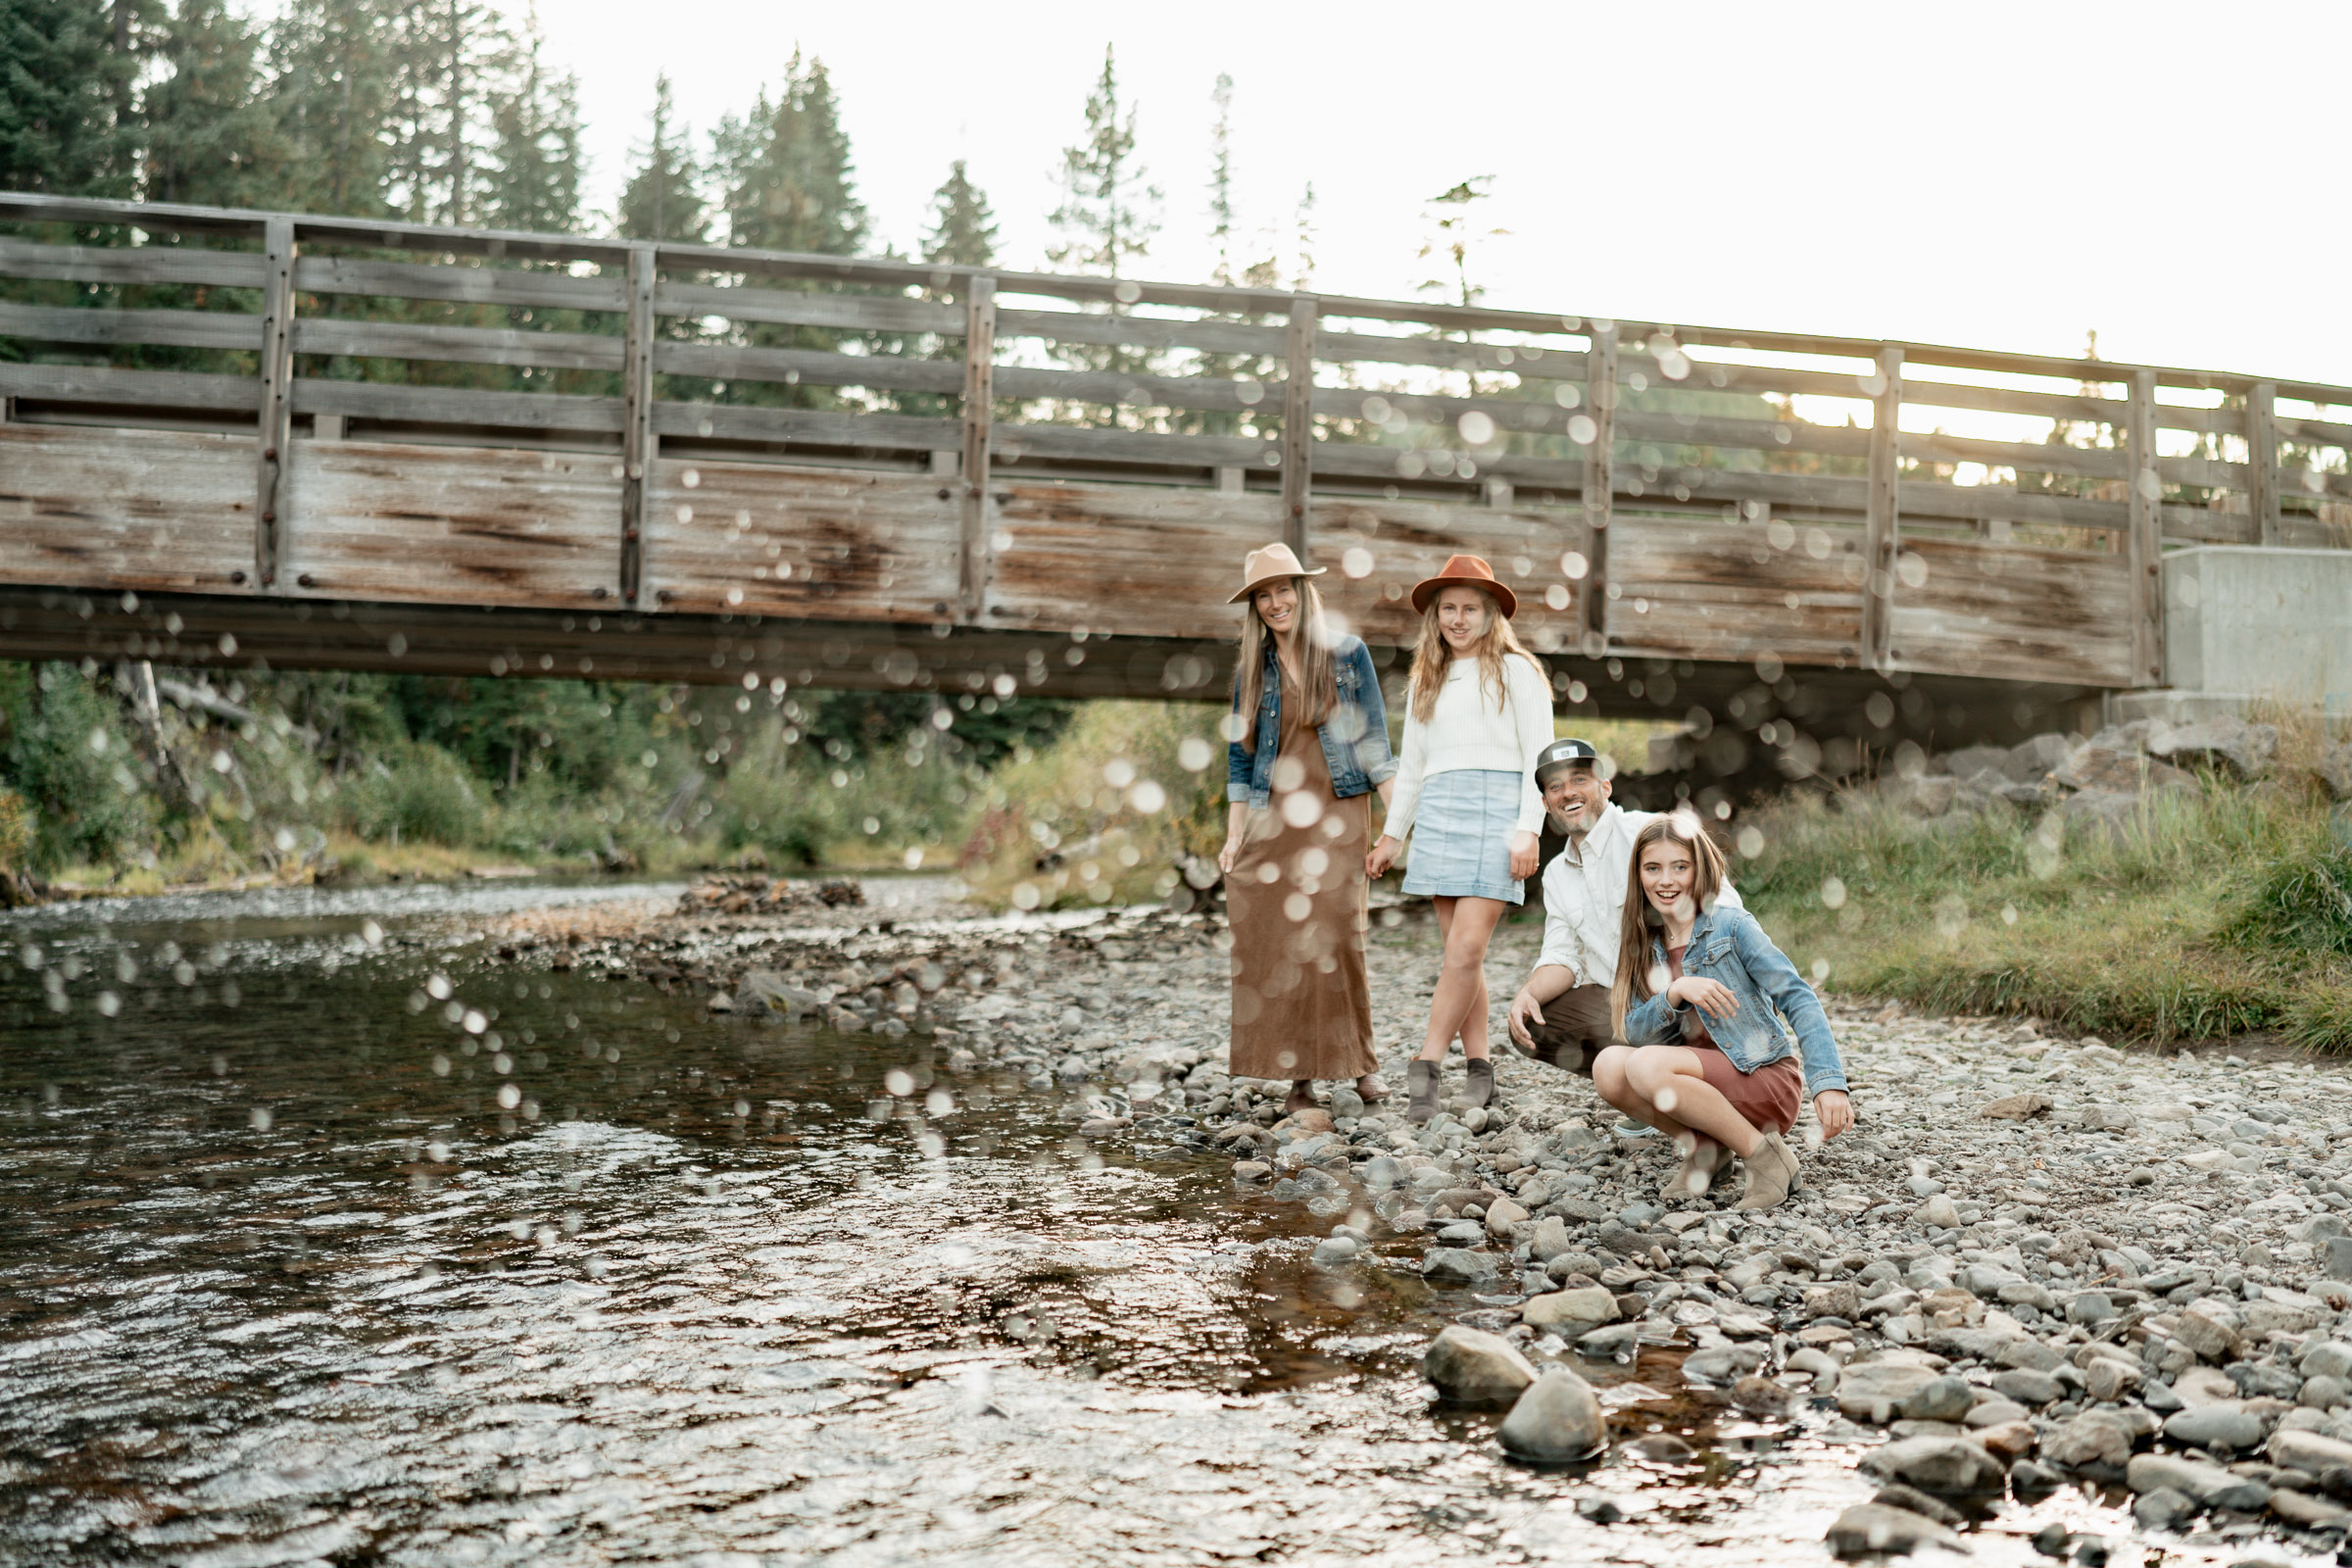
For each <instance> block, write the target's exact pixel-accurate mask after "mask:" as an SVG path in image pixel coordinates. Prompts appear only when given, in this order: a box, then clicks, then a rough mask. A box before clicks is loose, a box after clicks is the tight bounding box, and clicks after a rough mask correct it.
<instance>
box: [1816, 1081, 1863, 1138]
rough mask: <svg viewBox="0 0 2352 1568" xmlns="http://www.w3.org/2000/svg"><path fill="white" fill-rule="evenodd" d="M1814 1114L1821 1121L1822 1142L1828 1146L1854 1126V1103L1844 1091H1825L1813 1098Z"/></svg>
mask: <svg viewBox="0 0 2352 1568" xmlns="http://www.w3.org/2000/svg"><path fill="white" fill-rule="evenodd" d="M1813 1114H1814V1115H1815V1116H1817V1117H1819V1118H1820V1120H1821V1141H1822V1142H1823V1143H1825V1144H1826V1143H1828V1142H1829V1141H1830V1140H1831V1139H1833V1138H1835V1137H1837V1136H1838V1134H1839V1133H1841V1132H1844V1131H1845V1130H1846V1129H1847V1128H1849V1127H1851V1126H1853V1124H1854V1103H1853V1102H1852V1101H1850V1100H1848V1099H1846V1098H1845V1091H1844V1090H1842V1089H1824V1090H1823V1091H1822V1092H1821V1093H1820V1094H1818V1095H1815V1096H1814V1097H1813Z"/></svg>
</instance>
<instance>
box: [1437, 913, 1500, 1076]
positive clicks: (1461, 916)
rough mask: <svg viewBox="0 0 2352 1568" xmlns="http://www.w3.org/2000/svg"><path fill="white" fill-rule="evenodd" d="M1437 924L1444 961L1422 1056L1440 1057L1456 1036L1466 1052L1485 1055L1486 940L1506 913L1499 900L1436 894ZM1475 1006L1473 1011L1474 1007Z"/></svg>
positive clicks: (1480, 1055) (1438, 1058) (1486, 1043)
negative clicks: (1444, 946)
mask: <svg viewBox="0 0 2352 1568" xmlns="http://www.w3.org/2000/svg"><path fill="white" fill-rule="evenodd" d="M1432 902H1433V903H1434V904H1435V905H1436V906H1437V910H1438V929H1439V930H1440V931H1441V932H1442V933H1444V935H1445V938H1446V964H1445V967H1444V968H1443V969H1442V970H1440V971H1439V974H1438V986H1437V990H1436V992H1435V993H1434V994H1433V995H1432V996H1431V997H1430V999H1429V1034H1428V1036H1427V1038H1426V1039H1424V1040H1423V1041H1422V1044H1421V1059H1422V1060H1423V1061H1442V1060H1444V1059H1445V1056H1446V1048H1447V1047H1448V1046H1450V1045H1451V1044H1452V1043H1453V1040H1454V1037H1455V1036H1457V1035H1458V1036H1460V1037H1461V1042H1462V1054H1464V1055H1466V1056H1469V1057H1472V1058H1473V1059H1484V1058H1485V1057H1486V1055H1487V1054H1488V1051H1489V1049H1490V1048H1489V1045H1488V1041H1487V1006H1488V999H1487V972H1486V971H1487V943H1488V941H1489V939H1491V938H1492V937H1493V936H1494V935H1495V924H1496V922H1498V921H1499V920H1501V918H1502V910H1503V905H1502V901H1501V900H1499V899H1437V900H1433V901H1432ZM1473 1009H1475V1011H1473Z"/></svg>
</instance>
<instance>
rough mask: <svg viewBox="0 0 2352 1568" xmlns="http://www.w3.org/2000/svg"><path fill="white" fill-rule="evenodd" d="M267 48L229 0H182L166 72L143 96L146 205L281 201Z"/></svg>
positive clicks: (164, 35)
mask: <svg viewBox="0 0 2352 1568" xmlns="http://www.w3.org/2000/svg"><path fill="white" fill-rule="evenodd" d="M261 47H262V37H261V34H260V32H259V31H258V30H257V29H256V28H254V26H253V25H251V24H249V23H247V22H246V21H245V20H244V19H243V18H241V17H239V16H237V15H236V14H235V13H233V12H231V11H230V10H229V9H228V7H227V5H226V3H225V0H180V4H179V9H178V10H177V12H175V13H174V14H173V15H172V18H171V19H170V21H169V22H167V23H166V24H165V25H164V26H163V28H162V29H161V34H160V37H159V38H158V40H157V43H156V48H155V54H156V58H157V60H158V61H159V62H160V64H161V65H162V66H163V67H164V73H163V74H162V75H160V76H158V77H157V78H156V79H155V80H154V81H153V82H151V83H150V84H149V85H148V87H147V89H146V91H145V92H144V93H142V94H141V96H140V103H139V109H140V120H141V123H142V124H143V125H144V128H145V132H146V156H145V159H144V161H143V168H142V178H141V181H140V184H141V188H142V193H143V194H144V196H145V197H146V199H147V200H149V201H155V202H187V203H192V204H195V205H198V206H207V207H270V206H274V205H276V204H278V203H279V202H281V201H282V200H283V199H284V198H285V195H286V191H285V189H284V183H285V176H286V172H287V171H286V165H285V149H284V145H283V142H282V140H281V138H280V136H279V133H278V127H277V123H276V114H275V112H274V110H273V108H272V106H270V104H268V103H266V102H265V101H263V99H262V97H261V95H260V92H259V86H260V82H259V76H258V73H259V62H260V54H261Z"/></svg>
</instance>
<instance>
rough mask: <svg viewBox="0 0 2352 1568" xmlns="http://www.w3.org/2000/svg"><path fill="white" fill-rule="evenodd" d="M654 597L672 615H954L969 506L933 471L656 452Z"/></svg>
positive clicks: (943, 618) (900, 618) (898, 618)
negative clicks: (795, 464)
mask: <svg viewBox="0 0 2352 1568" xmlns="http://www.w3.org/2000/svg"><path fill="white" fill-rule="evenodd" d="M647 514H648V515H647V519H646V536H647V545H648V551H647V556H646V576H645V584H646V590H645V591H646V597H647V600H648V602H649V603H650V604H653V605H656V606H659V607H660V608H661V609H662V610H664V611H680V612H695V613H711V614H718V613H736V614H747V615H748V614H759V615H811V616H822V617H826V618H831V619H842V620H870V621H895V622H903V623H910V624H924V625H931V624H938V623H941V622H952V621H953V620H954V618H955V615H956V595H957V592H958V588H959V561H958V552H957V539H958V536H959V533H960V517H961V507H960V505H959V503H958V501H957V498H956V492H955V489H954V487H952V486H947V485H942V484H941V483H940V482H939V480H937V479H936V478H934V477H932V476H931V475H930V474H928V473H889V472H876V471H871V470H860V469H854V468H811V467H791V466H784V465H780V464H754V463H730V462H723V461H712V460H711V459H706V458H680V457H665V458H657V459H656V460H655V461H654V463H653V465H652V474H651V478H650V480H649V487H648V505H647Z"/></svg>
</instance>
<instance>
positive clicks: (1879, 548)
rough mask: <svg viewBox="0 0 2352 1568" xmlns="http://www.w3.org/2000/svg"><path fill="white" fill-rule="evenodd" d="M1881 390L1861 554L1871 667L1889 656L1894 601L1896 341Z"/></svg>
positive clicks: (1883, 360)
mask: <svg viewBox="0 0 2352 1568" xmlns="http://www.w3.org/2000/svg"><path fill="white" fill-rule="evenodd" d="M1878 374H1879V390H1878V394H1877V396H1876V397H1875V398H1874V399H1873V400H1872V404H1871V416H1870V437H1871V439H1870V481H1869V483H1870V491H1869V498H1868V500H1867V502H1866V503H1865V506H1864V511H1863V518H1864V522H1863V529H1864V543H1863V547H1862V555H1863V560H1864V561H1865V563H1866V564H1867V565H1868V571H1869V575H1868V576H1867V577H1865V578H1864V580H1863V585H1862V659H1863V662H1864V663H1865V664H1867V665H1868V666H1869V667H1870V668H1872V669H1884V668H1885V667H1887V657H1888V656H1887V647H1888V641H1887V628H1888V619H1887V611H1888V610H1889V609H1890V608H1891V607H1892V605H1893V604H1894V552H1895V545H1896V543H1897V524H1898V514H1897V501H1898V496H1897V492H1896V488H1895V487H1896V485H1897V484H1898V483H1899V482H1900V480H1901V477H1902V475H1901V470H1900V469H1899V468H1898V467H1897V466H1896V461H1895V460H1896V457H1897V455H1898V454H1899V453H1900V451H1901V438H1900V435H1899V432H1898V428H1897V424H1896V420H1897V419H1898V417H1900V415H1901V413H1902V407H1903V351H1902V350H1901V349H1899V348H1895V347H1893V346H1892V345H1888V346H1887V347H1886V348H1884V349H1881V350H1880V351H1879V369H1878Z"/></svg>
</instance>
